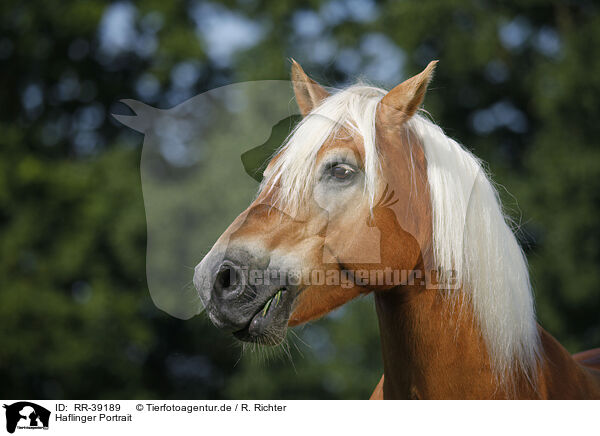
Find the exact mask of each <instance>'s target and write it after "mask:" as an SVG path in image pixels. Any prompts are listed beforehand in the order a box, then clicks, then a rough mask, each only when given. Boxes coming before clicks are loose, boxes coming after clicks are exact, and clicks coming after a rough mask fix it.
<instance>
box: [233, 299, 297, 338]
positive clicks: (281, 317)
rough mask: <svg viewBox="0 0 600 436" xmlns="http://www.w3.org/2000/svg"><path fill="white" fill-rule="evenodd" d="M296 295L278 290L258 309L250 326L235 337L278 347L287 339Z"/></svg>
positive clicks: (237, 332)
mask: <svg viewBox="0 0 600 436" xmlns="http://www.w3.org/2000/svg"><path fill="white" fill-rule="evenodd" d="M293 301H294V295H293V292H292V291H291V290H288V289H285V288H282V289H278V290H277V291H276V292H275V293H274V294H273V296H272V297H271V298H269V299H268V300H267V301H266V302H265V303H264V304H263V305H262V306H260V307H257V308H256V310H255V312H254V315H252V317H251V318H250V320H249V321H248V324H247V325H246V326H245V327H244V328H243V329H241V330H238V331H236V332H234V333H233V335H234V336H235V337H236V338H237V339H239V340H240V341H243V342H252V343H258V344H261V345H278V344H280V343H281V342H282V341H283V339H284V338H285V334H286V331H287V325H288V321H289V319H290V314H291V309H292V303H293Z"/></svg>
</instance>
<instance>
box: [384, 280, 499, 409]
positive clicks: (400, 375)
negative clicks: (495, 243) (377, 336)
mask: <svg viewBox="0 0 600 436" xmlns="http://www.w3.org/2000/svg"><path fill="white" fill-rule="evenodd" d="M462 295H463V294H462V292H461V291H455V294H454V295H447V294H445V293H444V292H443V291H438V290H433V289H426V288H425V287H424V286H413V287H410V286H404V287H396V288H393V289H390V290H387V291H381V292H377V293H376V294H375V304H376V308H377V315H378V319H379V328H380V333H381V344H382V353H383V363H384V371H385V382H384V393H385V397H386V398H399V399H400V398H403V399H408V398H502V397H506V396H507V395H506V393H505V392H503V390H502V389H499V384H498V382H497V379H496V377H495V376H494V373H493V372H492V368H491V365H490V360H489V357H488V355H487V352H486V347H485V343H484V342H483V339H482V335H481V333H480V331H479V328H478V327H477V323H476V322H474V319H473V314H472V312H471V310H470V307H469V304H467V303H466V302H465V301H464V300H463V298H462Z"/></svg>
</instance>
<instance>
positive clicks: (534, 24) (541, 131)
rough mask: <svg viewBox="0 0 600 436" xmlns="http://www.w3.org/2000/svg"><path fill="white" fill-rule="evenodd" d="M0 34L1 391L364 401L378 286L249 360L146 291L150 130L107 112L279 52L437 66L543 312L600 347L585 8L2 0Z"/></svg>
mask: <svg viewBox="0 0 600 436" xmlns="http://www.w3.org/2000/svg"><path fill="white" fill-rule="evenodd" d="M0 29H1V30H0V78H1V82H0V83H2V86H1V87H0V102H1V103H2V104H1V105H0V132H1V134H0V380H2V382H1V383H0V395H1V396H2V397H5V398H142V397H145V398H365V397H367V396H368V394H369V393H370V390H371V389H372V388H373V386H374V385H375V384H376V382H377V380H378V378H379V376H380V374H381V371H382V367H381V358H380V351H379V339H378V332H377V320H376V316H375V313H374V308H373V303H372V299H371V298H368V297H367V298H364V299H361V300H358V301H355V302H353V303H351V304H349V305H347V306H346V307H344V308H342V309H340V310H338V311H336V312H334V313H333V314H331V315H330V316H328V317H327V318H325V319H324V320H321V321H318V322H315V323H312V324H310V325H308V326H305V327H303V328H299V329H297V331H296V332H295V333H296V335H292V336H291V337H290V347H289V354H290V355H289V356H288V354H287V353H286V352H285V350H280V351H278V352H275V353H274V356H273V357H271V358H265V357H264V356H262V357H261V355H253V354H252V353H246V354H245V355H244V356H242V357H241V358H240V355H241V349H240V348H239V346H238V345H236V344H235V343H234V341H233V340H232V339H231V338H230V337H229V336H226V335H224V334H221V333H220V332H218V331H217V330H216V329H215V328H213V327H212V326H211V325H210V323H209V322H208V321H207V320H206V319H204V318H203V317H196V318H194V319H192V320H189V321H181V320H178V319H174V318H171V317H169V316H168V315H166V314H165V313H163V312H161V311H159V310H158V309H156V308H155V307H154V305H153V304H152V302H151V300H150V296H149V293H148V289H147V286H146V278H145V277H146V274H145V250H146V245H145V238H146V227H145V218H144V205H143V201H142V195H141V186H140V175H139V162H140V153H141V145H142V137H141V135H139V134H136V133H134V132H132V131H129V130H127V129H125V128H123V127H122V126H120V125H118V123H116V122H115V121H114V120H112V119H111V118H110V117H109V113H112V112H118V111H121V112H122V113H123V108H122V107H121V108H119V105H118V103H117V102H118V100H119V99H121V98H138V99H140V100H143V101H145V102H147V103H149V104H153V105H155V106H157V107H161V108H169V107H171V106H173V105H175V104H177V103H180V102H182V101H184V100H186V99H187V98H189V97H191V96H193V95H196V94H198V93H201V92H203V91H206V90H209V89H211V88H214V87H216V86H220V85H223V84H228V83H234V82H237V81H247V80H267V79H287V77H288V69H289V66H290V63H289V58H290V57H293V58H295V59H297V60H298V61H299V62H300V63H301V64H302V65H303V66H304V68H305V70H306V71H308V72H309V73H310V74H311V75H312V76H313V77H314V78H316V79H317V80H319V81H321V83H323V84H326V85H336V84H337V85H339V84H344V83H349V82H350V81H352V80H355V79H357V78H359V77H362V78H363V79H365V80H367V81H371V82H373V83H375V84H380V85H383V86H386V87H388V88H389V87H392V86H394V85H395V84H396V83H399V82H400V81H402V80H403V79H404V78H406V77H408V76H409V75H412V74H414V73H416V72H418V71H420V69H422V68H423V67H424V66H425V65H426V64H427V62H428V61H429V60H431V59H439V60H440V63H439V66H438V71H437V74H436V77H435V81H434V82H433V85H432V87H431V89H430V91H429V94H428V97H427V100H426V104H425V107H426V108H427V109H428V111H429V112H430V113H431V114H432V116H433V117H434V119H435V120H436V121H437V122H438V123H439V124H440V125H441V126H442V127H444V129H445V130H446V131H447V133H449V134H450V135H451V136H453V137H455V138H456V139H457V140H459V141H460V142H462V143H464V144H466V145H467V146H468V147H469V148H470V149H472V150H473V151H474V152H475V153H476V154H477V155H478V156H480V157H481V158H483V159H484V160H485V161H487V162H488V163H489V169H490V171H491V173H492V174H493V177H494V179H495V180H496V181H497V182H498V183H499V184H500V185H502V186H504V187H505V188H506V190H504V189H501V195H502V197H503V200H504V201H505V205H506V207H507V210H508V211H509V213H511V214H512V215H513V217H514V218H515V219H516V220H517V222H519V223H520V224H521V228H520V232H519V237H520V239H521V242H522V244H523V246H524V247H525V249H526V251H527V254H528V257H529V261H530V263H531V270H532V276H533V281H534V287H535V292H536V301H537V307H538V315H539V320H540V323H541V324H542V325H543V326H544V327H545V328H546V329H547V330H549V331H550V332H551V333H552V334H553V335H555V336H556V337H557V338H558V339H559V340H560V341H561V342H562V343H563V344H565V346H566V347H567V348H568V349H569V350H570V351H572V352H576V351H580V350H583V349H586V348H592V347H597V346H600V319H599V314H600V289H599V287H598V282H599V279H600V271H599V269H598V266H599V264H600V224H599V221H598V215H599V214H600V194H599V192H600V147H599V146H598V143H599V139H598V138H600V123H599V122H598V120H599V119H600V56H599V53H598V50H599V47H600V11H599V5H598V4H597V2H593V1H585V0H581V1H556V2H551V1H541V0H520V1H504V2H491V1H486V0H473V1H459V0H443V1H442V0H430V1H426V2H424V1H402V2H397V1H391V0H390V1H383V2H373V1H371V0H328V1H317V0H312V1H308V2H300V1H295V0H284V1H278V2H267V1H264V0H239V1H226V2H223V3H219V4H217V3H204V2H200V1H172V2H170V1H156V0H142V1H139V2H136V3H127V2H117V3H112V2H101V1H98V0H89V1H85V2H83V1H78V0H61V1H57V0H45V1H30V2H18V1H14V0H7V1H4V2H2V4H1V5H0ZM232 35H233V36H232ZM236 35H237V39H236ZM234 49H235V50H234ZM182 83H183V85H182ZM226 188H227V187H224V189H226ZM508 192H510V195H509V194H508ZM214 195H215V196H218V195H220V194H219V193H218V192H215V193H214ZM204 201H207V202H210V201H211V199H210V198H205V199H204ZM200 257H201V254H200V253H199V258H200Z"/></svg>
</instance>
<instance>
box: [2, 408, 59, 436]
mask: <svg viewBox="0 0 600 436" xmlns="http://www.w3.org/2000/svg"><path fill="white" fill-rule="evenodd" d="M4 408H5V409H6V431H8V432H9V433H14V432H15V430H16V429H19V430H21V429H26V430H40V429H44V430H47V429H48V424H49V421H50V411H49V410H48V409H46V408H44V407H42V406H38V405H37V404H35V403H30V402H29V401H19V402H17V403H13V404H10V405H7V404H5V405H4Z"/></svg>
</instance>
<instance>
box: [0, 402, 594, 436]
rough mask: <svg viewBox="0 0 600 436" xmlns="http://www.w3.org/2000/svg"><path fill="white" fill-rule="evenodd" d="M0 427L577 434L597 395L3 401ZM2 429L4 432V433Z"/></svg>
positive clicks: (18, 430) (71, 431)
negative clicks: (512, 398) (494, 398)
mask: <svg viewBox="0 0 600 436" xmlns="http://www.w3.org/2000/svg"><path fill="white" fill-rule="evenodd" d="M3 404H4V409H5V413H3V414H2V415H3V418H2V419H3V422H2V426H3V427H4V428H3V429H2V430H1V431H0V434H11V433H14V434H15V435H19V436H27V435H29V434H33V435H36V434H37V435H39V434H40V432H39V431H38V432H36V430H43V431H42V432H41V434H43V435H44V436H50V435H53V434H54V435H82V434H85V435H102V436H106V435H107V434H114V435H126V434H143V435H144V436H149V435H161V436H164V435H165V434H175V433H174V432H177V433H176V434H182V435H183V434H186V435H187V434H207V435H211V436H212V435H219V434H224V435H240V436H241V435H248V434H260V435H261V436H263V435H278V436H281V435H285V436H288V435H303V436H308V435H312V434H314V435H323V434H334V435H341V434H343V433H342V432H344V433H348V434H361V435H365V436H367V435H369V436H370V435H373V434H375V433H374V432H378V433H379V434H400V435H402V434H434V433H435V434H444V435H446V434H457V435H461V436H464V435H469V434H473V435H477V436H481V435H482V434H485V435H502V436H506V435H508V434H577V433H578V432H581V433H589V432H590V431H591V432H592V433H594V432H596V431H597V428H598V427H597V411H598V406H599V405H600V404H599V402H597V401H587V402H580V401H571V402H569V401H552V402H534V401H470V402H461V401H428V402H409V401H390V402H384V401H373V402H369V401H202V400H198V401H170V400H167V401H162V400H161V401H158V400H128V401H28V400H23V401H19V400H14V401H4V402H3ZM7 432H8V433H7Z"/></svg>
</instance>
